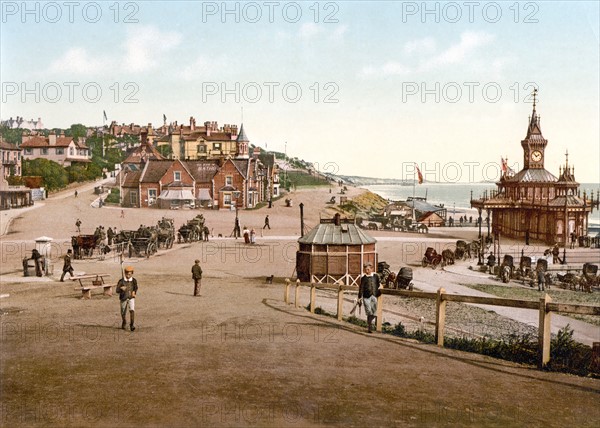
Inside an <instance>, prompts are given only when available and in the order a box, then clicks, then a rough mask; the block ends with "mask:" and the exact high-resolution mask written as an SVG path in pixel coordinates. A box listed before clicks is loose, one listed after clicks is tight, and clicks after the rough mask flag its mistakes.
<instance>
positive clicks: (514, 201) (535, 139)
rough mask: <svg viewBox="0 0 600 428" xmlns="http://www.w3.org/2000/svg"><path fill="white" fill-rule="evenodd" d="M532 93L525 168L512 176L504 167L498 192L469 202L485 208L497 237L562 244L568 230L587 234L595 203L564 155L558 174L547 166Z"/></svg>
mask: <svg viewBox="0 0 600 428" xmlns="http://www.w3.org/2000/svg"><path fill="white" fill-rule="evenodd" d="M536 95H537V91H536V92H534V101H533V112H532V115H531V117H530V119H529V124H528V127H527V134H526V136H525V139H523V140H522V141H521V147H522V149H523V169H522V170H521V171H519V172H518V173H516V174H511V173H510V170H508V169H507V168H505V169H506V171H505V172H504V173H503V175H502V176H501V178H500V181H499V182H498V183H496V186H497V190H496V191H495V192H492V193H491V194H485V195H483V197H481V198H480V199H476V200H471V206H472V207H473V208H477V210H478V211H479V213H480V216H481V213H482V212H483V211H486V212H487V215H488V217H489V216H490V215H491V219H492V232H493V233H494V235H495V236H504V237H511V238H519V239H524V240H526V238H530V239H532V240H533V239H535V240H539V241H543V242H545V243H546V244H549V245H552V244H554V243H559V244H566V243H567V242H569V238H570V236H571V233H575V234H576V235H577V236H583V235H587V229H588V215H589V213H590V212H591V211H592V207H593V206H594V205H596V206H597V205H598V201H597V200H596V201H594V200H593V195H590V196H591V199H588V198H587V195H586V194H585V192H584V194H583V196H581V194H580V193H579V191H578V188H579V183H577V181H576V180H575V174H574V170H573V167H572V166H570V165H569V162H568V154H567V155H566V160H565V166H564V167H563V168H559V177H558V178H557V177H555V176H554V175H553V174H552V173H551V172H549V171H547V170H546V169H545V165H544V162H545V151H546V146H547V145H548V140H546V139H545V138H544V137H543V135H542V130H541V126H540V118H539V116H538V114H537V112H536Z"/></svg>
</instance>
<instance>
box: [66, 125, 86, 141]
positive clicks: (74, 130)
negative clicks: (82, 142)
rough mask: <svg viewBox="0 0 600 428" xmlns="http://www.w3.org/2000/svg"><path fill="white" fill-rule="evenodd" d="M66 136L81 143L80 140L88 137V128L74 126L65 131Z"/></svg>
mask: <svg viewBox="0 0 600 428" xmlns="http://www.w3.org/2000/svg"><path fill="white" fill-rule="evenodd" d="M65 136H67V137H73V140H75V141H79V139H81V138H85V137H87V127H86V126H85V125H82V124H81V123H76V124H73V125H71V127H70V128H69V129H66V130H65Z"/></svg>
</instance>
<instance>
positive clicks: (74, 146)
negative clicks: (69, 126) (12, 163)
mask: <svg viewBox="0 0 600 428" xmlns="http://www.w3.org/2000/svg"><path fill="white" fill-rule="evenodd" d="M21 141H22V142H21V145H20V148H21V150H22V157H23V158H24V159H38V158H43V159H48V160H51V161H54V162H57V163H59V164H60V165H62V166H71V165H72V164H73V163H88V162H91V161H92V154H91V152H90V149H89V148H88V146H86V145H85V139H84V138H80V139H79V140H78V141H75V140H74V139H73V137H65V134H64V132H61V134H60V135H58V136H57V135H56V134H55V133H54V131H51V132H50V135H48V137H44V136H43V135H36V134H23V136H22V140H21Z"/></svg>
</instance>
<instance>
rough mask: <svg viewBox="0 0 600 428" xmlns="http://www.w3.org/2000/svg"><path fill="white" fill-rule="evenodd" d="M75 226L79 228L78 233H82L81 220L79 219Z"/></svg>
mask: <svg viewBox="0 0 600 428" xmlns="http://www.w3.org/2000/svg"><path fill="white" fill-rule="evenodd" d="M75 226H77V233H81V220H79V219H77V221H76V222H75Z"/></svg>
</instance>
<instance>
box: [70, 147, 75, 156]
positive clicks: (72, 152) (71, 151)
mask: <svg viewBox="0 0 600 428" xmlns="http://www.w3.org/2000/svg"><path fill="white" fill-rule="evenodd" d="M74 153H75V152H74V151H73V147H71V148H69V155H70V156H73V154H74Z"/></svg>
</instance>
